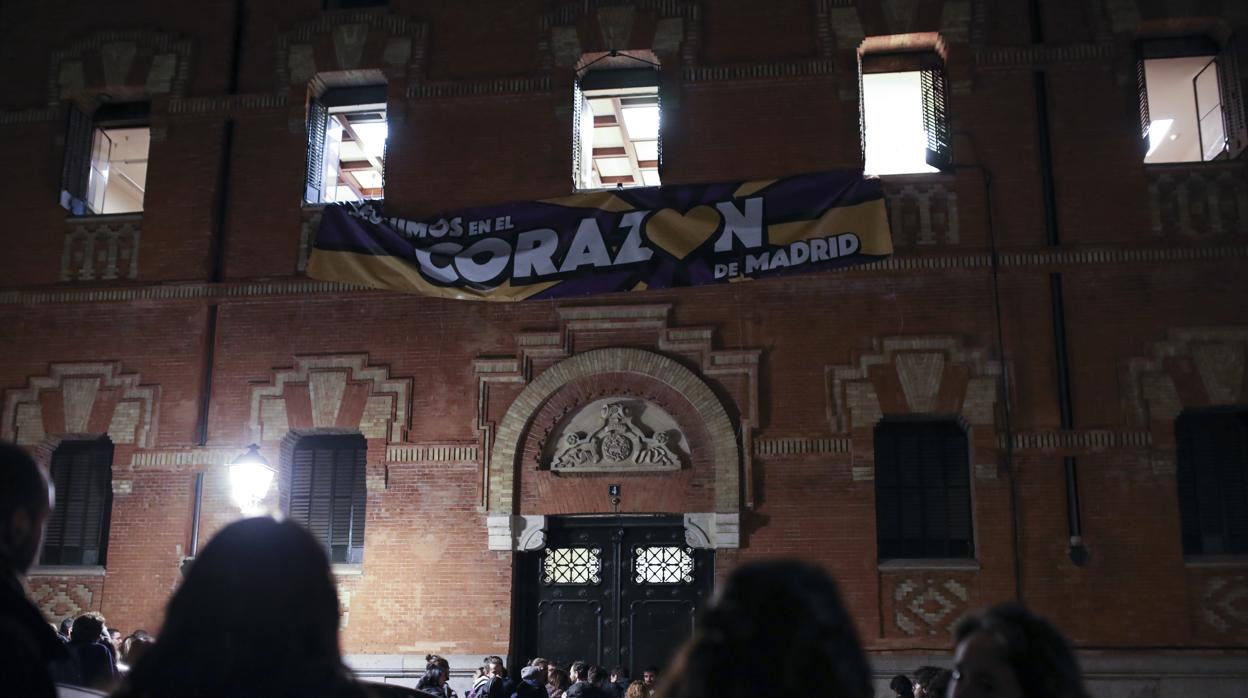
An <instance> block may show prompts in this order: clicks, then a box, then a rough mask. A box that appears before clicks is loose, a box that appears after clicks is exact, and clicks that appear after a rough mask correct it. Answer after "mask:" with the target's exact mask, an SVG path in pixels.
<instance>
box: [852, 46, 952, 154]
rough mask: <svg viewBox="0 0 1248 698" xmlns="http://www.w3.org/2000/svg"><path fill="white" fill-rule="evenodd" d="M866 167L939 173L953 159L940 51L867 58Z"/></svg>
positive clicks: (864, 67) (864, 108) (864, 91)
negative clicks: (951, 156)
mask: <svg viewBox="0 0 1248 698" xmlns="http://www.w3.org/2000/svg"><path fill="white" fill-rule="evenodd" d="M861 67H862V113H861V117H862V138H863V156H864V171H865V173H866V174H870V175H889V174H911V173H924V172H939V171H940V170H941V169H942V168H944V167H946V166H947V165H948V164H949V124H948V115H947V109H946V98H945V94H946V89H945V76H944V71H943V70H942V69H941V68H940V66H939V64H938V62H937V59H936V58H935V56H933V55H931V54H926V53H916V54H883V55H880V54H867V55H864V56H863V57H862V64H861Z"/></svg>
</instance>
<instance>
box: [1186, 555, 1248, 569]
mask: <svg viewBox="0 0 1248 698" xmlns="http://www.w3.org/2000/svg"><path fill="white" fill-rule="evenodd" d="M1183 564H1184V566H1186V567H1248V555H1187V556H1185V557H1184V558H1183Z"/></svg>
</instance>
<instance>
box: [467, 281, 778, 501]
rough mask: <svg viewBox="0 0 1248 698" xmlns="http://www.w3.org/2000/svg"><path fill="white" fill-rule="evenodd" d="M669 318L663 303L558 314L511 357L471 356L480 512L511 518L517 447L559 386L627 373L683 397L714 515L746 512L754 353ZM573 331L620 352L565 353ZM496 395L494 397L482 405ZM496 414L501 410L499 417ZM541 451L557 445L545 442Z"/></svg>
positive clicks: (754, 409) (754, 419)
mask: <svg viewBox="0 0 1248 698" xmlns="http://www.w3.org/2000/svg"><path fill="white" fill-rule="evenodd" d="M669 311H670V306H669V305H614V306H568V307H563V308H558V309H557V310H556V312H557V313H558V315H559V321H560V322H559V327H558V329H557V330H554V331H533V332H525V333H522V334H519V335H517V336H516V347H517V355H516V356H515V357H511V358H506V357H504V358H499V357H492V358H480V359H478V360H477V361H476V362H475V369H476V373H477V385H478V397H477V400H478V402H477V405H478V416H477V419H478V427H479V428H480V429H481V432H482V452H483V453H485V454H487V455H486V458H487V463H486V468H487V472H486V473H485V474H484V477H483V481H484V487H483V490H482V493H481V504H482V506H484V507H485V508H486V510H487V511H489V512H490V513H494V514H508V513H511V512H512V511H513V507H514V505H515V489H516V488H515V481H516V468H517V466H518V462H517V461H518V454H519V450H518V449H519V448H520V446H521V442H522V440H523V439H524V438H525V437H526V435H527V433H528V431H529V429H530V428H531V424H530V420H531V418H532V417H533V415H534V414H536V413H537V411H538V410H540V409H541V408H542V406H543V404H544V403H545V402H546V401H547V400H548V399H549V398H551V396H553V395H555V394H556V393H557V392H559V391H560V390H561V389H562V388H564V387H565V386H567V385H569V384H572V383H574V382H576V381H578V380H581V379H584V378H588V377H591V376H595V375H600V374H634V375H636V376H637V377H640V378H644V379H654V380H657V381H661V382H662V383H664V384H665V385H666V386H668V387H670V388H671V389H673V390H676V391H678V392H679V393H681V394H682V395H684V396H685V397H686V398H687V399H688V401H689V403H691V405H692V406H693V409H694V411H695V412H696V415H697V416H696V421H697V422H699V423H700V424H699V426H700V427H705V429H706V433H707V436H708V438H709V444H710V449H709V452H710V455H709V458H711V459H712V461H713V464H714V465H713V468H714V476H715V509H716V510H718V511H721V512H735V511H738V510H739V508H740V506H741V503H742V501H743V500H744V502H745V503H746V506H752V502H753V495H752V492H751V490H750V487H751V484H750V483H751V480H752V472H753V470H752V468H753V465H752V464H753V449H752V448H750V439H751V438H752V432H753V430H754V429H756V428H757V426H758V362H759V352H758V351H757V350H751V349H738V350H719V349H715V348H714V346H713V341H712V340H713V331H712V330H711V329H709V328H704V327H690V328H673V327H670V326H669V325H668V313H669ZM582 332H585V333H588V334H591V335H592V336H593V337H594V341H595V342H597V343H599V345H600V346H601V344H602V343H606V342H610V341H612V335H613V334H615V333H618V336H620V337H621V341H624V339H625V338H626V340H627V341H628V343H629V345H630V346H629V348H623V347H611V348H603V349H594V350H591V351H587V352H582V353H574V352H573V350H572V348H573V347H574V346H575V345H576V340H577V337H578V336H579V335H580V333H582ZM647 336H648V337H649V339H648V340H646V339H641V340H640V341H642V342H647V341H648V342H649V343H650V345H651V346H653V347H654V349H655V351H647V350H644V349H640V348H634V347H636V346H638V341H639V338H645V337H647ZM669 357H680V358H681V359H682V360H683V361H677V360H675V359H673V358H669ZM690 366H692V367H695V368H696V369H697V372H695V371H694V370H691V368H689V367H690ZM708 379H714V380H716V381H718V385H719V386H720V387H721V388H722V390H724V392H725V393H726V394H727V395H728V396H729V398H730V399H732V400H733V401H734V402H735V405H734V407H735V409H736V411H737V413H738V415H739V418H738V421H737V423H736V424H735V425H734V423H733V420H732V419H731V418H729V416H728V413H727V411H726V410H725V409H724V407H723V404H722V403H721V402H720V397H719V396H718V395H717V394H716V393H715V392H714V391H713V390H712V389H711V388H710V386H709V385H708V384H707V380H708ZM496 394H501V395H502V396H504V397H492V396H493V395H496ZM500 406H502V409H503V410H505V412H500V409H499V408H500ZM656 414H657V413H656ZM686 421H689V420H686ZM597 428H598V427H597V426H595V429H597ZM685 428H686V429H688V428H690V427H689V426H688V425H686V426H685ZM644 431H645V430H644V429H643V433H644ZM681 431H682V432H683V430H681ZM586 433H587V434H588V432H586ZM647 436H649V434H647ZM669 436H670V434H669ZM546 443H548V444H555V443H563V444H566V443H567V442H566V439H565V440H564V441H563V442H558V440H557V439H553V438H552V439H549V440H548V441H547V442H546ZM673 444H674V439H672V438H669V439H668V444H667V445H668V448H669V449H672V450H673V451H675V452H676V453H677V454H678V455H679V454H680V448H677V447H675V446H673ZM681 448H683V446H682V447H681ZM551 455H552V456H553V455H554V452H551ZM743 494H744V497H743V496H742V495H743Z"/></svg>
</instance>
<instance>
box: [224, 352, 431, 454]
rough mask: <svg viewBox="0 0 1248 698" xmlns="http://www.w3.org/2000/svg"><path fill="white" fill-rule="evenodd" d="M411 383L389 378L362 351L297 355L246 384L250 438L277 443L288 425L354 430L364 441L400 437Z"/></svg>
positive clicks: (404, 426) (388, 372) (402, 379)
mask: <svg viewBox="0 0 1248 698" xmlns="http://www.w3.org/2000/svg"><path fill="white" fill-rule="evenodd" d="M411 394H412V381H411V379H407V378H391V377H390V369H389V367H387V366H374V365H371V364H369V359H368V355H367V354H331V355H323V356H299V357H296V358H295V365H294V366H293V367H292V368H286V369H276V370H274V371H273V378H272V380H271V382H269V383H267V384H255V385H253V386H252V388H251V418H250V420H249V424H250V426H251V438H252V439H254V440H256V441H259V442H273V441H279V440H281V439H283V438H284V437H286V435H287V433H288V432H290V431H291V430H292V429H295V430H307V429H350V430H358V431H359V433H361V434H363V436H364V438H366V439H385V440H386V441H388V442H390V443H397V442H399V441H402V440H403V433H404V432H405V431H406V429H407V416H408V410H409V407H410V403H411Z"/></svg>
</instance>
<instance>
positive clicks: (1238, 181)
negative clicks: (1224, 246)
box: [1148, 163, 1248, 240]
mask: <svg viewBox="0 0 1248 698" xmlns="http://www.w3.org/2000/svg"><path fill="white" fill-rule="evenodd" d="M1208 165H1209V166H1207V167H1201V168H1175V169H1156V168H1150V169H1149V170H1148V178H1149V180H1148V195H1149V214H1150V217H1151V219H1152V228H1153V235H1154V236H1155V237H1159V238H1161V237H1174V236H1176V235H1177V236H1179V237H1182V238H1188V239H1194V240H1200V239H1205V238H1213V237H1218V236H1222V235H1235V236H1242V234H1243V231H1244V230H1245V229H1246V228H1248V177H1245V173H1244V168H1243V166H1242V165H1241V164H1240V163H1233V164H1230V165H1219V164H1214V163H1209V164H1208Z"/></svg>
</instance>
